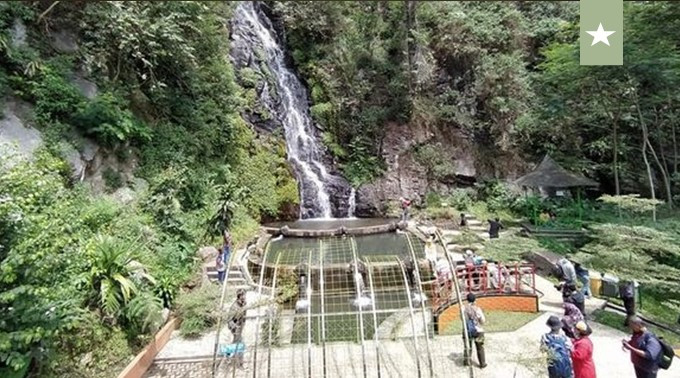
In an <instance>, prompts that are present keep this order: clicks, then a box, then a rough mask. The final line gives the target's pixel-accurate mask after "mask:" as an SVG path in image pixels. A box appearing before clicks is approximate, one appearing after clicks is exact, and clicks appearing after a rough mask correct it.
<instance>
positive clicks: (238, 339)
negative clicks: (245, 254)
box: [227, 289, 246, 367]
mask: <svg viewBox="0 0 680 378" xmlns="http://www.w3.org/2000/svg"><path fill="white" fill-rule="evenodd" d="M245 324H246V291H245V290H243V289H238V290H237V291H236V301H234V303H233V304H232V305H231V307H230V308H229V321H228V322H227V327H228V328H229V331H230V332H231V334H232V336H233V337H232V341H231V343H232V344H235V345H238V344H242V343H243V327H244V326H245ZM235 357H236V364H237V365H238V367H243V353H237V354H236V356H235Z"/></svg>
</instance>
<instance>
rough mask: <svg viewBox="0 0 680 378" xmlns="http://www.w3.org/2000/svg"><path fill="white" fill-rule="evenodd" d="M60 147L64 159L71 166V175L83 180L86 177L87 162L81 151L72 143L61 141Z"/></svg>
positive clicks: (75, 178)
mask: <svg viewBox="0 0 680 378" xmlns="http://www.w3.org/2000/svg"><path fill="white" fill-rule="evenodd" d="M59 147H60V150H61V155H62V156H63V157H64V160H66V162H67V163H68V164H69V165H70V166H71V177H72V178H73V179H74V180H78V181H82V180H83V179H84V178H85V170H86V169H87V162H85V161H83V159H82V158H81V156H80V152H78V150H76V148H75V147H73V145H71V144H70V143H67V142H63V143H60V145H59Z"/></svg>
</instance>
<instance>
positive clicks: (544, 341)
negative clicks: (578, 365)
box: [541, 315, 574, 378]
mask: <svg viewBox="0 0 680 378" xmlns="http://www.w3.org/2000/svg"><path fill="white" fill-rule="evenodd" d="M546 325H547V326H548V327H550V332H548V333H546V334H544V335H543V336H542V337H541V350H543V351H545V352H547V353H548V377H549V378H573V377H574V374H573V371H572V366H571V358H570V354H571V351H572V349H573V346H572V343H571V340H569V338H568V337H567V336H565V335H563V334H562V333H561V332H560V328H561V327H562V322H561V321H560V318H558V317H557V316H555V315H551V316H550V317H549V318H548V321H547V322H546Z"/></svg>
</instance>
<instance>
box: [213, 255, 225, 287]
mask: <svg viewBox="0 0 680 378" xmlns="http://www.w3.org/2000/svg"><path fill="white" fill-rule="evenodd" d="M222 259H223V255H222V254H221V253H218V254H217V258H216V259H215V268H216V269H217V281H219V283H224V275H225V271H226V267H227V266H226V264H225V263H224V260H222Z"/></svg>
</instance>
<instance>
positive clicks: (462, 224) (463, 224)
mask: <svg viewBox="0 0 680 378" xmlns="http://www.w3.org/2000/svg"><path fill="white" fill-rule="evenodd" d="M467 225H468V222H467V218H466V217H465V213H460V228H463V229H464V228H467Z"/></svg>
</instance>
